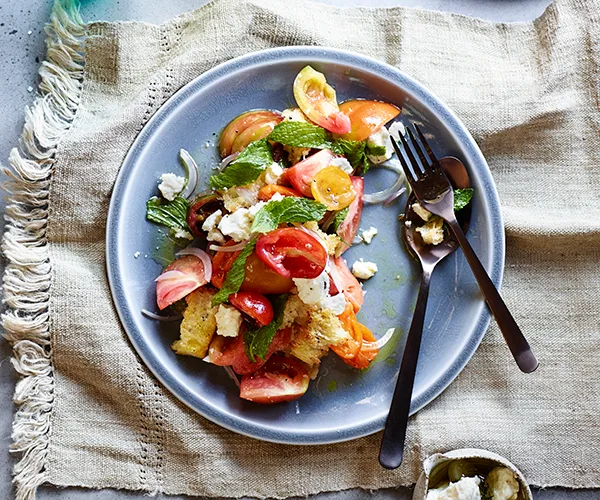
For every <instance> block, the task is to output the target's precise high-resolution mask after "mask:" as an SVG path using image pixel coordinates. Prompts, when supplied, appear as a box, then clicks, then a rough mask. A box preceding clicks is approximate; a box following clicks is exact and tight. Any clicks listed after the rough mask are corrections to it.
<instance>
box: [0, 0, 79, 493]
mask: <svg viewBox="0 0 600 500" xmlns="http://www.w3.org/2000/svg"><path fill="white" fill-rule="evenodd" d="M84 34H85V25H84V23H83V21H82V19H81V17H80V15H79V9H78V3H77V2H76V0H56V1H55V3H54V9H53V11H52V15H51V18H50V22H49V23H48V25H47V26H46V45H47V59H46V60H45V61H44V62H43V63H42V65H41V67H40V70H39V74H40V83H39V87H38V94H37V96H36V98H35V100H34V103H33V105H32V106H31V107H30V108H29V109H28V110H27V111H26V117H25V126H24V128H23V135H22V144H21V149H20V150H19V149H17V148H14V149H13V150H12V151H11V153H10V156H9V166H8V167H6V168H2V172H3V173H4V174H5V175H6V176H7V178H8V179H7V180H5V182H4V189H5V190H6V191H7V193H8V196H7V207H6V211H5V220H6V227H5V231H4V236H3V239H2V252H3V253H4V256H5V258H6V260H7V265H6V270H5V272H4V277H3V300H4V302H5V304H6V306H7V309H6V311H5V312H4V313H3V314H2V316H1V321H2V326H3V327H4V337H5V338H6V339H7V340H8V342H10V344H11V345H12V347H13V358H12V359H11V361H12V364H13V366H14V368H15V370H16V371H17V372H18V373H19V375H20V376H21V379H20V381H19V382H18V383H17V386H16V389H15V394H14V402H15V405H16V407H17V410H16V413H15V417H14V421H13V432H12V445H11V451H12V452H15V453H18V454H20V459H19V462H18V463H17V464H16V465H15V467H14V471H13V476H14V477H13V482H14V484H15V489H16V498H17V500H33V499H34V498H35V495H36V490H37V487H38V486H39V485H40V484H42V483H43V482H45V481H46V478H47V467H46V460H47V455H48V451H47V450H48V439H49V434H50V431H51V428H50V427H51V426H50V417H51V412H52V404H53V401H54V377H53V370H52V358H51V354H52V353H51V346H50V330H49V301H50V286H51V280H52V267H51V263H50V260H49V254H48V243H47V239H46V226H47V220H48V196H49V189H50V182H51V176H52V170H53V166H54V162H55V154H56V148H57V147H58V145H59V143H60V141H61V139H62V138H63V137H64V135H65V133H66V132H67V131H68V130H69V127H70V126H71V123H72V122H73V119H74V118H75V113H76V112H77V106H78V104H79V99H80V95H81V85H82V80H83V63H84V60H83V38H84Z"/></svg>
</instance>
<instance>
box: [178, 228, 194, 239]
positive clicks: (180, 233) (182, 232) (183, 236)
mask: <svg viewBox="0 0 600 500" xmlns="http://www.w3.org/2000/svg"><path fill="white" fill-rule="evenodd" d="M173 236H175V238H181V239H183V240H193V239H194V237H193V236H192V234H191V233H190V232H189V231H186V230H185V229H175V230H174V231H173Z"/></svg>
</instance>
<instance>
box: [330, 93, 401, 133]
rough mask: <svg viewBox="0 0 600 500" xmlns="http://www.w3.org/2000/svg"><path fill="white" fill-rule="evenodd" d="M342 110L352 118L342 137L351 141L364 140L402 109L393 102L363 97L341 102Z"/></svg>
mask: <svg viewBox="0 0 600 500" xmlns="http://www.w3.org/2000/svg"><path fill="white" fill-rule="evenodd" d="M340 111H341V112H343V113H344V114H346V115H347V116H348V117H349V118H350V127H351V130H350V131H349V132H348V133H345V134H344V135H342V138H343V139H348V140H351V141H364V140H365V139H366V138H367V137H369V136H370V135H371V134H374V133H375V132H377V131H378V130H379V129H380V128H381V127H383V126H384V125H385V124H386V123H387V122H389V121H390V120H393V119H394V118H396V117H397V116H398V115H399V114H400V110H399V109H398V108H397V107H396V106H394V105H393V104H388V103H387V102H380V101H367V100H363V99H356V100H352V101H346V102H344V103H342V104H340Z"/></svg>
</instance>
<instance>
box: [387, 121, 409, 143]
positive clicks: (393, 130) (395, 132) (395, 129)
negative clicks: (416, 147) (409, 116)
mask: <svg viewBox="0 0 600 500" xmlns="http://www.w3.org/2000/svg"><path fill="white" fill-rule="evenodd" d="M388 132H389V133H390V135H391V136H392V137H393V138H394V139H396V141H400V135H404V134H405V133H406V129H405V128H404V124H403V123H402V122H394V123H392V124H391V125H390V127H389V128H388Z"/></svg>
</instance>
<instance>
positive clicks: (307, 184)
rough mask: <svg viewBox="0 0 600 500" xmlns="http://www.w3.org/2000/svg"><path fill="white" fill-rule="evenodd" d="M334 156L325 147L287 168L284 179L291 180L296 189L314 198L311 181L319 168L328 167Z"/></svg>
mask: <svg viewBox="0 0 600 500" xmlns="http://www.w3.org/2000/svg"><path fill="white" fill-rule="evenodd" d="M334 156H335V155H334V154H333V153H332V152H331V151H330V150H329V149H323V150H321V151H319V152H318V153H315V154H314V155H311V156H309V157H308V158H307V159H306V160H302V161H301V162H298V163H296V164H295V165H294V166H293V167H290V168H287V169H286V170H285V171H284V173H283V176H282V179H283V180H284V181H287V182H289V183H290V184H291V185H292V186H293V187H294V188H295V189H296V191H300V192H301V193H302V194H303V195H304V196H306V197H308V198H312V197H313V195H312V191H311V183H312V180H313V178H314V176H315V175H316V173H317V172H318V171H319V170H321V169H324V168H325V167H327V166H328V165H329V163H330V162H331V160H332V159H333V158H334Z"/></svg>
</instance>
